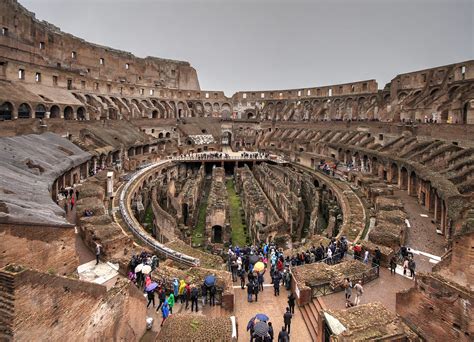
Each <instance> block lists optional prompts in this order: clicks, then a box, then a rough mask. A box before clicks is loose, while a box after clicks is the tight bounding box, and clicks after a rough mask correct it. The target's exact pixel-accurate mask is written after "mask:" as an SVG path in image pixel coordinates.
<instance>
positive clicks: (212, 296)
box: [209, 285, 217, 306]
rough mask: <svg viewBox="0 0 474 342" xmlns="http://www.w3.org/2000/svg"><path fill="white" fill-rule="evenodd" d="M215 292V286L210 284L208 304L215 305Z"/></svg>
mask: <svg viewBox="0 0 474 342" xmlns="http://www.w3.org/2000/svg"><path fill="white" fill-rule="evenodd" d="M216 292H217V288H216V286H215V285H212V286H211V289H210V290H209V306H216Z"/></svg>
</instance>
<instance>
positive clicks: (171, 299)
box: [167, 293, 174, 314]
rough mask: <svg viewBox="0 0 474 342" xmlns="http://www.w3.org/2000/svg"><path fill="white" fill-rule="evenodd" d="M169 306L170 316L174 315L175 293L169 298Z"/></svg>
mask: <svg viewBox="0 0 474 342" xmlns="http://www.w3.org/2000/svg"><path fill="white" fill-rule="evenodd" d="M167 301H168V305H169V308H170V314H172V313H173V306H174V294H173V293H170V295H169V296H168V299H167Z"/></svg>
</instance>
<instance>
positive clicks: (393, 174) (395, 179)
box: [389, 163, 398, 184]
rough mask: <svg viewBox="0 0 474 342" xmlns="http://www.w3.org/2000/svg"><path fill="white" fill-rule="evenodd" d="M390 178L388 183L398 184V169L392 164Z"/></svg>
mask: <svg viewBox="0 0 474 342" xmlns="http://www.w3.org/2000/svg"><path fill="white" fill-rule="evenodd" d="M390 177H391V178H390V179H389V181H390V183H395V184H397V183H398V167H397V164H395V163H392V165H391V166H390Z"/></svg>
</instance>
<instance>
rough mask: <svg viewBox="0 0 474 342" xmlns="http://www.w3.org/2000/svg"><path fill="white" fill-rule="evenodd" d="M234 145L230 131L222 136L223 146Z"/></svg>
mask: <svg viewBox="0 0 474 342" xmlns="http://www.w3.org/2000/svg"><path fill="white" fill-rule="evenodd" d="M231 144H232V133H231V132H229V131H225V132H224V134H222V145H229V146H230V145H231Z"/></svg>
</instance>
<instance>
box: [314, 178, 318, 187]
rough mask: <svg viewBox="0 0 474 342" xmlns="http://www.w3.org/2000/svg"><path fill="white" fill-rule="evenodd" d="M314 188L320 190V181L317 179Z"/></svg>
mask: <svg viewBox="0 0 474 342" xmlns="http://www.w3.org/2000/svg"><path fill="white" fill-rule="evenodd" d="M314 187H315V188H319V181H318V180H317V179H315V180H314Z"/></svg>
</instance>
